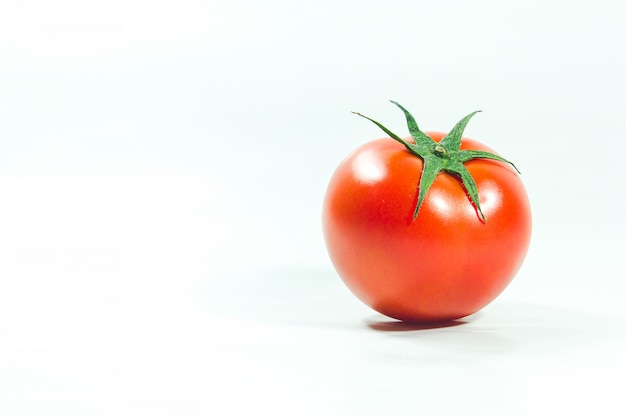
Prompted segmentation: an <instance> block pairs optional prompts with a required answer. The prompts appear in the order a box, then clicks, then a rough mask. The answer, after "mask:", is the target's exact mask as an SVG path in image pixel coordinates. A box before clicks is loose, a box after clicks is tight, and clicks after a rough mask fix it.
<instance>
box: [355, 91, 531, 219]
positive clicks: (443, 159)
mask: <svg viewBox="0 0 626 417" xmlns="http://www.w3.org/2000/svg"><path fill="white" fill-rule="evenodd" d="M392 103H393V104H395V105H396V106H398V107H399V108H400V110H402V112H403V113H404V115H405V117H406V123H407V126H408V128H409V132H410V133H411V136H412V137H413V141H414V143H411V142H407V141H406V140H404V139H402V138H401V137H399V136H398V135H396V134H395V133H393V132H391V131H390V130H389V129H387V128H386V127H385V126H383V125H382V124H380V123H378V122H377V121H376V120H373V119H370V118H369V117H367V116H364V115H362V114H361V113H358V112H353V113H354V114H357V115H359V116H361V117H364V118H366V119H367V120H369V121H371V122H373V123H374V124H375V125H377V126H378V127H379V128H381V129H382V130H383V132H385V133H386V134H388V135H389V136H390V137H391V138H392V139H394V140H396V141H397V142H400V143H401V144H402V145H404V147H405V148H406V149H407V150H408V151H409V152H411V153H412V154H413V155H415V156H418V157H420V158H422V160H423V161H424V167H423V169H422V177H421V179H420V182H419V185H418V197H417V205H416V207H415V212H414V213H413V220H415V219H416V218H417V215H418V213H419V210H420V207H421V206H422V203H423V202H424V198H425V197H426V193H428V190H429V189H430V186H431V185H432V184H433V182H434V181H435V178H436V177H437V175H439V173H441V172H447V173H449V174H452V175H455V176H457V177H459V178H460V179H461V181H462V182H463V186H464V187H465V190H466V191H467V194H468V196H469V198H470V200H471V202H472V204H474V206H475V207H476V209H477V210H478V214H479V215H480V219H481V221H482V222H483V223H486V222H487V220H486V219H485V215H484V214H483V212H482V209H481V208H480V202H479V199H478V188H477V187H476V182H475V181H474V178H472V175H471V174H470V172H469V171H468V170H467V168H466V167H465V165H464V164H465V162H467V161H471V160H472V159H477V158H482V159H493V160H496V161H501V162H506V163H507V164H510V165H511V166H512V167H513V168H514V169H515V170H516V171H517V172H518V173H519V170H518V169H517V167H516V166H515V165H514V164H513V163H512V162H510V161H507V160H506V159H504V158H502V157H500V156H498V155H496V154H493V153H491V152H486V151H480V150H470V149H467V150H461V149H460V148H461V137H462V136H463V131H464V130H465V127H466V126H467V123H468V122H469V121H470V119H471V118H472V117H474V115H475V114H476V113H478V112H479V111H480V110H479V111H475V112H472V113H470V114H468V115H467V116H465V117H464V118H462V119H461V120H460V121H459V122H458V123H457V124H456V125H455V126H454V127H453V128H452V130H451V131H450V133H448V134H447V135H446V136H445V137H444V138H443V139H441V141H440V142H435V141H434V140H432V138H431V137H430V136H428V135H427V134H426V133H424V132H422V131H421V130H420V129H419V127H418V126H417V123H416V122H415V118H413V116H412V115H411V113H409V112H408V111H407V110H406V109H405V108H404V107H402V106H401V105H400V104H398V103H396V102H395V101H392Z"/></svg>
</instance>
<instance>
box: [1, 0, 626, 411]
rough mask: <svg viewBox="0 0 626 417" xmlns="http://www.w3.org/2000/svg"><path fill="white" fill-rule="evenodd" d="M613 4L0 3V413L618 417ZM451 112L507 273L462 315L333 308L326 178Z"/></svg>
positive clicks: (621, 34) (620, 326)
mask: <svg viewBox="0 0 626 417" xmlns="http://www.w3.org/2000/svg"><path fill="white" fill-rule="evenodd" d="M625 18H626V10H625V6H624V3H623V2H621V1H595V2H590V1H579V2H574V3H572V2H565V1H563V2H560V1H548V2H507V3H502V2H496V1H484V2H478V3H477V2H458V1H457V2H455V1H450V2H414V1H397V2H376V1H358V2H357V1H343V2H330V1H321V2H313V3H306V4H298V2H287V1H278V0H274V1H269V2H252V1H245V0H239V1H234V2H216V1H208V2H201V1H192V0H183V1H177V2H173V1H160V2H147V1H141V0H134V1H133V0H131V1H110V0H109V1H106V2H94V1H91V2H77V1H70V0H59V1H55V2H44V1H34V0H26V1H20V2H9V1H4V0H0V414H1V415H2V416H9V417H13V416H19V417H22V416H41V415H46V416H64V417H72V416H81V417H82V416H87V415H89V416H133V417H135V416H143V415H145V416H155V417H157V416H177V417H178V416H180V417H183V416H206V415H220V416H222V415H223V416H244V415H246V416H247V415H260V414H261V415H265V414H267V415H275V416H292V415H300V416H301V415H304V416H320V415H326V416H368V415H372V416H373V415H411V416H414V415H428V416H456V415H472V416H473V415H476V416H491V415H493V416H553V415H568V416H572V415H580V416H588V415H602V416H612V415H615V416H618V415H624V414H625V413H626V405H624V402H623V400H622V399H621V389H620V387H621V385H623V384H622V382H623V375H624V373H625V372H626V361H625V359H624V354H623V352H624V350H625V349H626V326H625V325H624V320H625V318H626V314H625V313H624V312H623V306H624V296H623V294H624V291H625V290H626V285H625V284H624V279H625V276H626V273H625V272H626V268H625V267H624V262H623V251H624V248H625V247H626V245H625V243H626V242H625V239H624V233H625V232H626V226H625V222H624V220H623V214H622V213H623V212H624V209H625V208H626V207H625V206H626V198H625V194H624V184H623V174H622V172H621V164H622V162H621V159H622V155H624V151H626V149H625V145H624V143H626V141H625V138H624V133H623V120H622V119H623V117H624V110H625V109H626V103H625V99H624V97H626V84H625V83H624V81H623V74H624V73H626V62H625V57H624V54H623V53H622V50H623V44H624V40H625V39H626V30H625V29H624V26H623V22H624V20H625ZM388 99H395V100H397V101H399V102H400V103H402V104H403V105H405V106H406V107H407V108H409V109H410V110H411V111H412V112H413V113H414V115H415V116H416V118H417V120H418V122H419V123H420V125H421V127H422V128H423V129H425V130H447V129H449V128H451V126H452V125H453V124H454V123H455V122H456V121H457V120H458V119H459V118H460V117H461V116H463V115H465V114H467V113H469V112H470V111H472V110H475V109H478V108H480V109H482V110H483V113H481V114H480V115H479V116H477V117H476V118H474V119H473V120H472V122H471V123H470V125H469V126H468V129H467V131H466V132H467V134H468V136H471V137H474V138H476V139H479V140H481V141H484V142H486V143H487V144H489V146H491V147H492V148H494V149H496V150H497V151H498V152H500V153H502V154H503V155H505V156H506V157H507V158H509V159H511V160H513V161H515V163H516V164H517V166H518V167H520V169H521V170H522V172H523V174H522V177H523V180H524V182H525V184H526V186H527V189H528V193H529V195H530V198H531V202H532V206H533V214H534V225H535V228H534V234H533V241H532V246H531V250H530V253H529V255H528V257H527V260H526V263H525V264H524V266H523V268H522V270H521V271H520V273H519V274H518V276H517V277H516V279H515V280H514V282H513V283H512V284H511V286H510V287H509V288H508V289H507V290H506V291H505V292H504V293H503V294H502V296H501V297H500V298H498V299H497V300H496V301H495V302H494V303H493V304H492V305H490V306H489V307H487V308H486V309H485V310H484V311H482V312H480V313H479V314H477V315H475V316H472V317H469V318H467V319H464V320H462V321H460V322H459V323H456V325H454V326H449V327H443V328H419V327H415V326H406V325H402V324H399V323H396V322H393V321H391V320H388V319H385V318H384V317H382V316H380V315H377V314H375V313H374V312H372V311H371V310H369V309H368V308H367V307H365V306H363V305H362V304H361V303H360V302H359V301H358V300H356V299H355V298H354V297H353V296H352V295H351V294H350V293H349V292H348V291H347V290H346V289H345V288H344V286H343V284H342V283H341V282H340V280H339V278H337V276H336V275H335V273H334V271H333V269H332V266H331V265H330V264H329V261H328V259H327V257H326V253H325V249H324V245H323V241H322V237H321V230H320V208H321V200H322V197H323V193H324V189H325V186H326V183H327V181H328V179H329V177H330V175H331V173H332V171H333V169H334V167H335V166H336V165H337V163H338V162H339V160H340V159H341V158H342V157H343V156H345V155H346V154H347V152H349V151H350V150H352V149H353V148H354V147H356V146H358V145H359V144H360V143H363V142H364V141H366V140H369V139H374V138H376V137H379V136H380V133H379V132H378V131H377V130H376V128H375V127H374V126H372V125H371V124H369V123H367V122H366V121H363V120H362V119H360V118H358V117H356V116H353V115H351V114H350V113H349V111H350V110H358V111H362V112H364V113H365V114H368V115H371V116H373V117H376V118H377V119H378V120H380V121H383V122H385V123H386V124H387V125H388V126H389V127H391V128H392V129H393V130H395V131H397V132H399V133H401V132H406V128H405V126H404V122H403V118H402V115H401V114H399V113H398V112H397V109H395V108H394V107H393V106H392V105H391V104H389V103H387V102H386V100H388Z"/></svg>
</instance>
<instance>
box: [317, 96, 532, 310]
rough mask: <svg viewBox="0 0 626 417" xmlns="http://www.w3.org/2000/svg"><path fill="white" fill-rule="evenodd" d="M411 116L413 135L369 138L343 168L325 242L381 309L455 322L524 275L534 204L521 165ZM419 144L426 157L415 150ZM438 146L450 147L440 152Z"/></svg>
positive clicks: (330, 191)
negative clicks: (423, 124) (432, 128)
mask: <svg viewBox="0 0 626 417" xmlns="http://www.w3.org/2000/svg"><path fill="white" fill-rule="evenodd" d="M394 104H396V103H394ZM396 105H397V106H398V107H401V106H400V105H398V104H396ZM401 109H403V108H402V107H401ZM403 111H404V112H405V115H406V114H407V113H408V112H406V110H403ZM406 117H407V124H408V125H409V128H410V131H411V138H408V139H401V140H398V139H399V137H397V135H396V137H395V138H394V137H393V136H392V135H394V134H393V133H392V135H390V136H389V137H386V138H382V139H378V140H374V141H371V142H367V143H365V144H363V145H362V146H360V147H359V148H357V149H356V150H355V151H354V152H352V153H351V154H350V155H348V156H347V157H346V158H345V159H344V160H343V161H342V162H341V163H340V164H339V166H338V167H337V169H336V170H335V172H334V174H333V176H332V178H331V180H330V182H329V184H328V188H327V191H326V195H325V198H324V203H323V213H322V219H323V223H322V225H323V232H324V239H325V243H326V246H327V249H328V253H329V257H330V259H331V261H332V263H333V265H334V267H335V269H336V270H337V273H338V274H339V276H340V277H341V278H342V279H343V281H344V282H345V284H346V285H347V287H348V288H349V289H350V290H351V291H352V292H353V293H354V294H355V295H356V296H357V297H358V298H359V299H361V300H362V301H363V302H364V303H365V304H367V305H369V306H370V307H371V308H373V309H374V310H376V311H378V312H380V313H382V314H384V315H387V316H389V317H393V318H396V319H399V320H403V321H407V322H442V321H449V320H454V319H458V318H461V317H464V316H467V315H470V314H473V313H475V312H477V311H478V310H480V309H482V308H483V307H484V306H486V305H487V304H489V303H490V302H491V301H493V300H494V299H495V298H496V297H497V296H498V295H499V294H500V293H501V292H502V291H503V290H504V289H505V288H506V287H507V285H508V284H509V283H510V282H511V280H512V279H513V277H514V276H515V274H516V273H517V272H518V270H519V268H520V267H521V265H522V263H523V260H524V258H525V255H526V252H527V250H528V246H529V243H530V237H531V229H532V219H531V209H530V204H529V200H528V196H527V194H526V191H525V189H524V186H523V184H522V182H521V178H520V175H519V173H518V172H517V169H516V167H515V166H514V165H513V164H512V163H510V162H509V161H508V160H505V159H504V158H502V157H500V156H499V155H497V154H496V153H495V152H494V151H493V150H492V149H490V148H488V147H487V146H485V145H483V144H481V143H480V142H478V141H475V140H473V139H470V138H467V137H463V136H462V133H463V129H460V128H457V127H458V124H457V126H455V128H454V129H452V130H451V132H450V133H449V134H448V135H445V134H442V133H436V132H428V133H425V132H421V131H420V130H419V128H418V127H417V124H416V123H415V121H414V119H413V118H412V116H410V113H409V115H408V116H406ZM369 120H372V119H369ZM463 120H465V122H464V123H466V122H467V120H469V118H468V117H466V118H465V119H463ZM374 123H377V122H374ZM377 124H378V123H377ZM379 127H380V125H379ZM461 127H462V128H464V125H463V126H461ZM382 129H383V130H384V131H385V132H386V133H391V132H389V131H388V130H385V129H386V128H384V126H383V127H382ZM451 135H457V136H458V138H455V137H453V138H452V139H449V138H450V137H451ZM416 136H417V137H418V139H417V140H416ZM426 138H427V139H426ZM446 138H448V139H446ZM427 140H430V142H427ZM418 141H421V143H420V145H419V146H421V148H420V149H418V151H419V152H413V151H412V150H411V149H409V148H408V147H407V145H406V144H415V143H417V142H418ZM430 143H432V144H443V146H444V147H445V148H446V149H444V151H441V152H440V155H436V152H435V151H434V150H432V149H434V146H435V145H432V146H433V148H431V151H429V150H428V149H426V145H424V144H428V146H431V145H430ZM429 152H430V153H429ZM420 153H421V155H420ZM433 155H434V156H433ZM459 155H460V156H459ZM469 156H475V157H472V158H469ZM457 157H458V158H460V159H464V160H463V161H461V162H459V163H460V164H461V165H462V167H460V166H459V165H458V164H459V163H457V161H454V160H450V159H453V158H457ZM434 158H447V159H446V160H444V161H436V160H434ZM448 167H452V168H451V169H447V168H448ZM429 169H431V170H432V169H434V170H435V171H436V172H435V173H434V174H433V173H432V172H430V173H429V172H428V170H429ZM463 170H465V171H466V172H465V173H464V174H459V173H458V171H463ZM468 176H469V179H468ZM425 177H427V178H425ZM468 182H471V184H470V185H469V186H468V185H467V184H468ZM425 186H427V189H426V190H424V188H425ZM468 187H472V189H473V190H474V192H470V191H469V190H468ZM472 194H473V196H474V197H475V199H473V198H472Z"/></svg>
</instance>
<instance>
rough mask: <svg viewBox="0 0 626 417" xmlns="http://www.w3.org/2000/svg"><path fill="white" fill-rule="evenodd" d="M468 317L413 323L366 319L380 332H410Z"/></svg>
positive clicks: (451, 324) (457, 323)
mask: <svg viewBox="0 0 626 417" xmlns="http://www.w3.org/2000/svg"><path fill="white" fill-rule="evenodd" d="M469 322H470V320H467V319H457V320H449V321H442V322H430V323H411V322H405V321H398V320H391V319H390V320H386V319H374V320H372V319H370V320H366V324H367V327H369V328H370V329H373V330H377V331H380V332H409V331H417V330H431V329H443V328H446V327H455V326H460V325H463V324H466V323H469Z"/></svg>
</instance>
